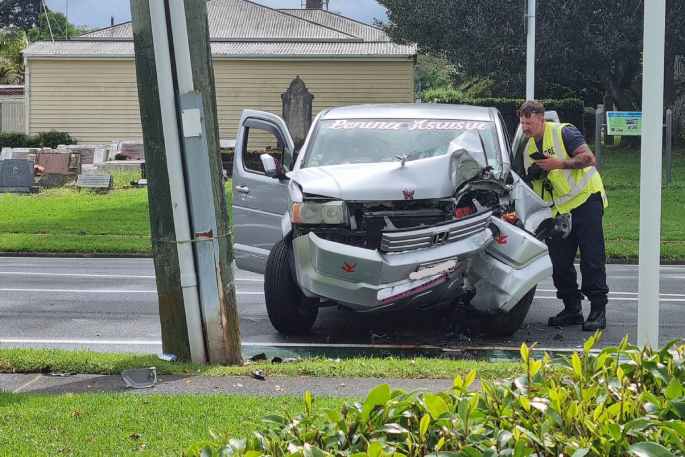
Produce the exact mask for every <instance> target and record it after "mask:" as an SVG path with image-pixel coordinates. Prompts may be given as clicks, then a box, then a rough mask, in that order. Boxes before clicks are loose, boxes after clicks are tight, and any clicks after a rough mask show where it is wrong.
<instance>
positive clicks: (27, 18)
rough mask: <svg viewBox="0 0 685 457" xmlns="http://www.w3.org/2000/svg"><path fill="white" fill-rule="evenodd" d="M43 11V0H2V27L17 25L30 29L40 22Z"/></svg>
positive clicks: (0, 26)
mask: <svg viewBox="0 0 685 457" xmlns="http://www.w3.org/2000/svg"><path fill="white" fill-rule="evenodd" d="M41 12H42V5H41V0H2V2H0V29H4V28H6V27H16V28H19V29H21V30H28V29H30V28H32V27H33V26H35V25H36V24H37V23H38V16H39V15H40V13H41Z"/></svg>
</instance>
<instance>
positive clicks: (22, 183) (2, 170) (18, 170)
mask: <svg viewBox="0 0 685 457" xmlns="http://www.w3.org/2000/svg"><path fill="white" fill-rule="evenodd" d="M32 187H33V161H32V160H24V159H7V160H3V161H0V193H2V192H11V193H30V192H31V188H32Z"/></svg>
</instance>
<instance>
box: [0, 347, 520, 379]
mask: <svg viewBox="0 0 685 457" xmlns="http://www.w3.org/2000/svg"><path fill="white" fill-rule="evenodd" d="M149 366H155V367H157V371H158V372H159V373H160V374H196V375H197V374H199V375H205V376H246V375H249V374H250V373H251V372H252V371H253V370H255V369H260V370H262V371H263V372H264V373H265V374H266V375H267V376H315V377H371V378H408V379H409V378H411V379H428V378H431V379H452V378H454V377H455V376H456V375H462V376H463V375H466V374H467V373H469V372H470V371H471V370H475V371H476V372H477V373H478V376H479V377H480V378H481V379H502V378H509V377H512V376H514V375H516V374H518V373H520V372H521V364H520V363H518V362H513V361H512V362H506V361H498V362H488V361H485V360H449V359H437V358H424V357H417V358H412V359H409V358H396V357H385V358H362V357H357V358H345V359H341V360H339V361H335V360H328V359H322V358H309V359H302V360H300V361H298V362H293V363H285V364H272V363H269V362H261V363H255V364H249V365H245V366H238V367H225V366H218V365H215V366H202V365H192V364H185V363H169V362H164V361H162V360H160V359H158V358H157V357H155V356H148V355H134V354H106V353H99V352H88V351H65V350H57V349H0V373H49V372H59V373H90V374H103V375H111V374H119V373H121V372H122V371H123V370H126V369H129V368H140V367H149Z"/></svg>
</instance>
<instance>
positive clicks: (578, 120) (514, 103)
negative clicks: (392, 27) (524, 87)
mask: <svg viewBox="0 0 685 457" xmlns="http://www.w3.org/2000/svg"><path fill="white" fill-rule="evenodd" d="M421 100H422V101H423V102H426V103H450V104H454V105H476V106H490V107H494V108H497V109H498V110H499V111H500V112H501V113H502V117H503V118H504V122H505V123H506V124H507V129H508V130H509V133H510V134H511V135H512V136H513V134H514V133H515V132H516V127H518V118H517V117H516V111H517V110H518V109H519V107H520V106H521V104H522V103H523V102H524V101H525V100H524V99H523V98H469V97H466V96H465V95H464V94H463V93H462V92H461V91H458V90H455V89H447V88H441V89H431V90H427V91H425V92H423V93H422V94H421ZM542 102H543V103H544V104H545V109H547V110H550V111H556V112H557V113H558V114H559V119H561V121H562V122H570V123H571V124H573V125H575V126H576V127H578V128H579V129H580V130H581V131H585V129H584V125H583V124H584V122H583V112H584V110H585V105H584V103H583V100H580V99H577V98H566V99H561V100H542Z"/></svg>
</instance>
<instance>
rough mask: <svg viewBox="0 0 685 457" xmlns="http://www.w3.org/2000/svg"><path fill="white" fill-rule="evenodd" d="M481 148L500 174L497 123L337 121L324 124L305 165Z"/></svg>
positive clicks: (417, 156) (374, 160)
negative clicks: (458, 146)
mask: <svg viewBox="0 0 685 457" xmlns="http://www.w3.org/2000/svg"><path fill="white" fill-rule="evenodd" d="M474 143H475V144H476V145H478V146H480V147H478V149H479V150H480V151H482V150H483V149H484V150H485V153H486V155H487V161H488V165H489V166H491V167H492V168H493V169H494V170H495V171H499V170H500V168H501V164H500V149H499V141H498V136H497V129H496V128H495V124H494V123H493V122H481V121H471V120H456V119H455V120H435V119H332V120H323V121H320V122H319V123H318V125H317V128H316V131H315V132H314V135H313V137H312V139H311V141H310V145H309V146H308V151H307V154H306V156H305V158H304V162H303V167H320V166H324V165H342V164H355V163H377V162H391V161H397V160H401V158H403V157H404V158H405V160H407V161H412V160H418V159H425V158H428V157H436V156H439V155H443V154H447V153H448V152H451V149H452V150H453V149H454V145H455V144H474Z"/></svg>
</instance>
